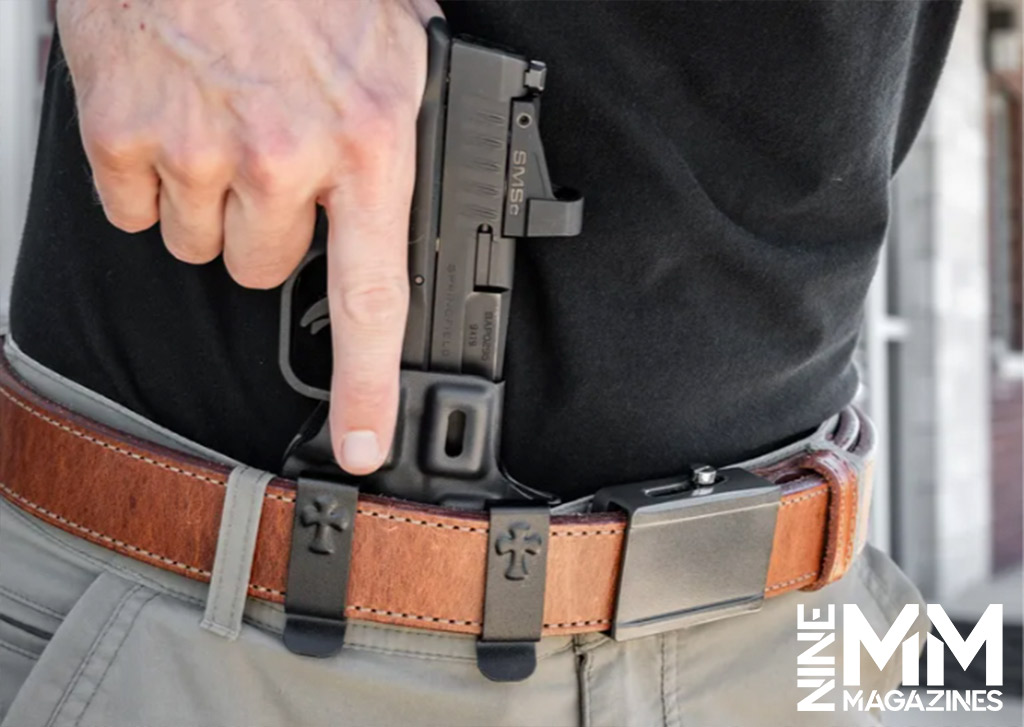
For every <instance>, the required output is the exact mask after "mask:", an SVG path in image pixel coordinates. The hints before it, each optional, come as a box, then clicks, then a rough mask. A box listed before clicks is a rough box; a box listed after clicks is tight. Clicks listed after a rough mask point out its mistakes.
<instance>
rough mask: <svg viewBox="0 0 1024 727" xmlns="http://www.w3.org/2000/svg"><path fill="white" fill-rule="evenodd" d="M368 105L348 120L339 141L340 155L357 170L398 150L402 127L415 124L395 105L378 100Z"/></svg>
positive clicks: (370, 166)
mask: <svg viewBox="0 0 1024 727" xmlns="http://www.w3.org/2000/svg"><path fill="white" fill-rule="evenodd" d="M371 107H372V108H371V109H370V110H369V111H363V112H362V113H360V114H358V115H354V116H353V118H351V119H349V121H348V122H347V123H346V124H345V126H344V129H343V132H342V134H341V139H340V142H339V146H340V147H341V151H342V155H343V156H344V158H345V159H346V160H348V162H349V164H350V165H351V167H353V169H354V170H355V171H359V172H364V171H366V170H368V169H372V168H374V167H376V166H380V164H381V162H382V160H384V159H385V158H387V157H388V156H390V155H392V154H395V153H397V152H398V150H399V147H400V145H401V142H402V138H403V134H404V133H405V130H406V129H412V128H413V126H414V124H415V121H414V119H413V118H410V117H409V115H407V114H404V113H403V112H402V111H401V110H400V109H398V108H396V107H393V106H390V105H381V104H380V103H374V104H371Z"/></svg>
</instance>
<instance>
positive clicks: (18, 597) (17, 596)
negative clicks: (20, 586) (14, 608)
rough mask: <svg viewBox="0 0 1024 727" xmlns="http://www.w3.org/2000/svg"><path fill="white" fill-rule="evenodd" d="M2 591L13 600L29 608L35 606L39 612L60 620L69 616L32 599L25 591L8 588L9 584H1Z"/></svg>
mask: <svg viewBox="0 0 1024 727" xmlns="http://www.w3.org/2000/svg"><path fill="white" fill-rule="evenodd" d="M0 593H2V594H4V595H5V596H7V597H8V598H10V599H11V600H12V601H17V602H18V603H20V604H21V605H23V606H28V607H29V608H33V609H35V610H37V611H39V613H42V614H45V615H46V616H52V617H53V618H55V619H60V620H63V619H64V617H65V616H67V614H66V613H60V612H59V611H54V610H53V609H52V608H50V607H48V606H44V605H43V604H41V603H39V602H38V601H34V600H32V599H31V598H29V597H28V596H26V595H25V594H24V593H21V592H19V591H16V590H14V589H13V588H8V587H7V586H0Z"/></svg>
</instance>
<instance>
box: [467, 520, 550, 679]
mask: <svg viewBox="0 0 1024 727" xmlns="http://www.w3.org/2000/svg"><path fill="white" fill-rule="evenodd" d="M489 514H490V527H489V529H488V535H487V576H486V578H487V580H486V583H485V587H484V623H483V630H482V631H483V632H482V633H481V635H480V639H479V640H478V641H477V642H476V663H477V667H478V668H479V669H480V672H481V673H482V674H483V675H484V676H485V677H487V678H488V679H490V680H491V681H496V682H518V681H522V680H523V679H526V678H527V677H529V676H530V675H531V674H533V671H534V669H536V668H537V650H536V645H537V642H538V641H540V636H541V631H542V629H543V627H544V590H545V585H546V582H547V562H548V542H549V540H550V536H551V533H550V525H551V509H550V508H549V507H547V506H536V505H534V506H529V505H526V506H524V505H491V507H490V508H489Z"/></svg>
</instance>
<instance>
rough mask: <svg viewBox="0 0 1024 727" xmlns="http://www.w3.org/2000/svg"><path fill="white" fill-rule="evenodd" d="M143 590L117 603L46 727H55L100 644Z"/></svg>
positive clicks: (138, 586)
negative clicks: (126, 606) (126, 605)
mask: <svg viewBox="0 0 1024 727" xmlns="http://www.w3.org/2000/svg"><path fill="white" fill-rule="evenodd" d="M91 587H92V586H90V588H91ZM141 588H142V586H140V585H135V586H132V588H130V589H128V591H126V592H125V594H124V595H123V596H121V600H119V601H118V602H117V606H116V607H115V608H114V610H113V612H112V613H111V614H110V616H108V617H107V620H106V622H105V623H104V624H103V628H101V629H100V632H99V633H98V634H97V635H96V638H94V639H93V640H92V644H90V645H89V651H87V652H86V654H85V657H84V658H83V659H82V661H81V662H79V664H78V668H77V669H75V673H74V674H73V675H72V677H71V680H70V681H69V682H68V683H67V685H66V686H65V687H64V692H63V693H62V694H61V695H60V699H59V700H57V704H56V705H54V708H53V711H52V712H51V713H50V717H49V719H47V720H46V727H53V723H54V720H56V719H57V717H58V715H60V713H61V712H62V711H63V709H64V705H65V703H66V702H67V701H68V697H70V696H71V693H72V692H73V691H74V689H75V686H77V685H78V680H79V679H81V678H82V672H84V671H85V667H86V666H87V665H88V663H89V661H90V660H91V659H92V657H93V654H95V653H96V649H98V648H99V645H100V643H101V642H102V641H103V637H104V636H106V635H107V632H108V631H110V629H111V628H113V626H114V624H115V623H117V619H118V617H119V616H120V615H121V611H122V610H123V609H124V605H125V603H127V601H128V599H129V598H131V597H132V595H133V594H134V593H135V592H136V591H138V590H140V589H141ZM87 593H88V592H87ZM82 597H83V598H84V597H85V595H84V594H83V596H82Z"/></svg>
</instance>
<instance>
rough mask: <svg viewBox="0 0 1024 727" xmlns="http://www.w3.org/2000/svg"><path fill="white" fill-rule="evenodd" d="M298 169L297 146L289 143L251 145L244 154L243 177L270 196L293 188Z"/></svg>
mask: <svg viewBox="0 0 1024 727" xmlns="http://www.w3.org/2000/svg"><path fill="white" fill-rule="evenodd" d="M301 167H302V165H301V163H300V160H299V159H298V153H297V148H296V145H295V144H294V143H292V142H290V141H281V140H278V141H274V142H263V143H259V144H254V145H252V146H250V147H249V148H248V149H247V150H246V153H245V161H244V174H245V176H246V178H247V179H248V180H249V183H250V184H252V186H253V187H254V188H256V189H257V190H259V191H260V192H262V193H264V194H267V195H271V196H277V195H281V194H284V193H286V192H288V191H290V190H291V189H293V188H294V186H295V185H296V184H297V182H298V181H299V178H300V175H301V173H302V168H301Z"/></svg>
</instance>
